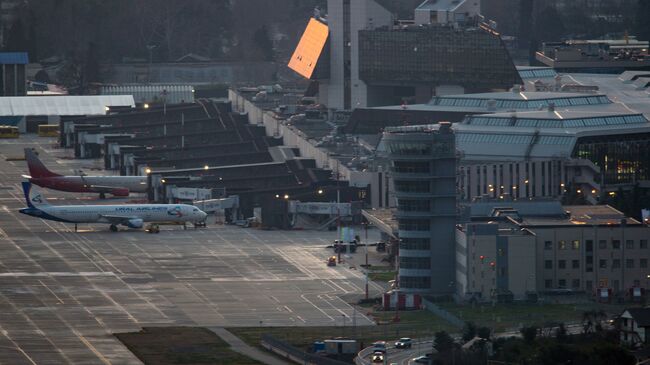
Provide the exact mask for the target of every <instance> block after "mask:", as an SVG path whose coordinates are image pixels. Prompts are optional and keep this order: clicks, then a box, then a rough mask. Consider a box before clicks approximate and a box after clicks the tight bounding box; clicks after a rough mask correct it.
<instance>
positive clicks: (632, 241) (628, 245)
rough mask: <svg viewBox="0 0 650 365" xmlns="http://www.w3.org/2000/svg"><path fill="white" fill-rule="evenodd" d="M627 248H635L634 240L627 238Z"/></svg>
mask: <svg viewBox="0 0 650 365" xmlns="http://www.w3.org/2000/svg"><path fill="white" fill-rule="evenodd" d="M625 249H626V250H632V249H634V240H626V241H625Z"/></svg>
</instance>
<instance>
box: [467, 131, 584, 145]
mask: <svg viewBox="0 0 650 365" xmlns="http://www.w3.org/2000/svg"><path fill="white" fill-rule="evenodd" d="M533 139H534V136H533V135H524V134H487V133H463V132H459V133H458V134H457V135H456V141H457V142H459V143H495V144H531V143H532V142H533ZM573 141H574V137H569V136H541V137H539V138H537V140H536V141H535V143H536V144H540V145H568V144H572V143H573Z"/></svg>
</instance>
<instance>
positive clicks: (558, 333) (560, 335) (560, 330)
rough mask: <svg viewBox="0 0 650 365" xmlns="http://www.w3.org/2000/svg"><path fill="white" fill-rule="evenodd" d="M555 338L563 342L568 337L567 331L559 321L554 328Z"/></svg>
mask: <svg viewBox="0 0 650 365" xmlns="http://www.w3.org/2000/svg"><path fill="white" fill-rule="evenodd" d="M555 339H556V340H557V341H558V342H560V343H565V342H566V341H567V340H568V339H569V335H568V332H567V330H566V326H564V323H560V324H559V325H558V327H557V330H555Z"/></svg>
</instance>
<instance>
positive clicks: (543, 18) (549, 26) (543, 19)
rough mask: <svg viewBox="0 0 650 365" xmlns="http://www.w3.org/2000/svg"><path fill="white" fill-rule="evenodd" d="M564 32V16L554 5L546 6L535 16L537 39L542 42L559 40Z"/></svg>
mask: <svg viewBox="0 0 650 365" xmlns="http://www.w3.org/2000/svg"><path fill="white" fill-rule="evenodd" d="M564 33H565V29H564V23H563V22H562V17H561V16H560V13H558V11H557V10H556V9H555V8H554V7H552V6H547V7H545V8H544V9H543V10H542V11H541V12H540V13H539V14H538V15H537V16H536V17H535V39H538V40H540V41H542V42H550V41H559V40H561V39H562V36H563V35H564Z"/></svg>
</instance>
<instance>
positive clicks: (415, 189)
mask: <svg viewBox="0 0 650 365" xmlns="http://www.w3.org/2000/svg"><path fill="white" fill-rule="evenodd" d="M395 190H396V191H398V192H403V193H428V192H429V191H430V186H429V182H428V181H395Z"/></svg>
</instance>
